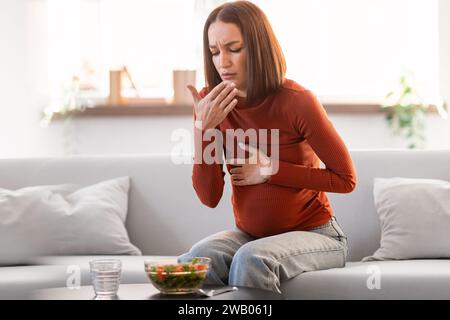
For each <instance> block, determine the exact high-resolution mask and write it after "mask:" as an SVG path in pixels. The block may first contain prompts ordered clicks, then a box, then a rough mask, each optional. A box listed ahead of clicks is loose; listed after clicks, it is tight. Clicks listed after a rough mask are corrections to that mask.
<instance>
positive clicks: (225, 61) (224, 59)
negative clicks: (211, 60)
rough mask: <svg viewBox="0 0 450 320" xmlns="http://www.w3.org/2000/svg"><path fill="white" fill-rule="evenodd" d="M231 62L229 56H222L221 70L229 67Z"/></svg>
mask: <svg viewBox="0 0 450 320" xmlns="http://www.w3.org/2000/svg"><path fill="white" fill-rule="evenodd" d="M230 62H231V61H230V58H229V57H228V55H227V54H220V61H219V64H220V67H221V68H226V67H229V65H230Z"/></svg>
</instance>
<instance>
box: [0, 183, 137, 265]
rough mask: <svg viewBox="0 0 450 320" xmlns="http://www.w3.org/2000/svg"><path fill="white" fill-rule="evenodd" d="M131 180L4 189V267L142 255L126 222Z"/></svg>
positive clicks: (0, 255) (0, 259) (0, 222)
mask: <svg viewBox="0 0 450 320" xmlns="http://www.w3.org/2000/svg"><path fill="white" fill-rule="evenodd" d="M129 188H130V178H129V177H121V178H117V179H112V180H108V181H103V182H100V183H97V184H94V185H90V186H87V187H79V186H76V185H70V184H64V185H46V186H34V187H26V188H22V189H18V190H7V189H1V188H0V265H17V264H24V263H27V262H29V261H30V260H32V258H33V257H36V256H43V255H96V254H98V255H103V254H105V255H109V254H111V255H121V254H128V255H140V254H141V251H140V250H139V249H138V248H137V247H135V246H134V245H133V244H131V242H130V240H129V237H128V233H127V230H126V229H125V221H126V216H127V208H128V191H129Z"/></svg>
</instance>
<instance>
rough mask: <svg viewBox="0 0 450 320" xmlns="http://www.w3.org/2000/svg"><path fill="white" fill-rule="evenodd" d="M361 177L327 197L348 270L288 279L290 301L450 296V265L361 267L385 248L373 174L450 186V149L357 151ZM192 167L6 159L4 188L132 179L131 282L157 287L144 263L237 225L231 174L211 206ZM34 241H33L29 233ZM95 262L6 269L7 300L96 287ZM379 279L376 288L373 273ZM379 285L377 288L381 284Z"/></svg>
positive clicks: (126, 269) (149, 160) (38, 262)
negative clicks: (76, 281)
mask: <svg viewBox="0 0 450 320" xmlns="http://www.w3.org/2000/svg"><path fill="white" fill-rule="evenodd" d="M351 154H352V157H353V160H354V163H355V165H356V169H357V173H358V183H357V187H356V189H355V190H354V191H353V192H352V193H350V194H333V193H328V196H329V199H330V201H331V205H332V207H333V208H334V211H335V215H336V217H337V219H338V221H339V223H340V224H341V226H342V227H343V229H344V231H345V232H346V234H347V236H348V240H349V250H350V255H349V262H347V264H346V266H345V268H339V269H329V270H323V271H314V272H305V273H303V274H301V275H299V276H297V277H295V278H293V279H291V280H289V281H286V282H284V283H282V291H283V294H284V296H285V298H287V299H450V285H449V283H450V260H445V259H442V260H432V259H427V260H404V261H373V262H360V260H361V259H362V258H363V257H365V256H368V255H371V254H372V253H373V252H374V251H375V250H376V249H377V248H378V245H379V241H380V226H379V222H378V217H377V214H376V212H375V208H374V204H373V194H372V186H373V178H374V177H394V176H401V177H412V178H435V179H444V180H450V150H445V151H444V150H441V151H438V150H436V151H406V150H405V151H402V150H376V151H375V150H374V151H369V150H367V151H365V150H364V151H363V150H358V151H351ZM191 172H192V167H191V164H182V165H176V164H174V163H173V161H171V157H170V155H142V156H135V155H127V156H86V157H85V156H83V157H81V156H80V157H69V158H54V159H3V160H0V187H3V188H10V189H14V188H20V187H24V186H30V185H40V184H59V183H66V182H73V183H79V184H83V185H88V184H92V183H96V182H99V181H102V180H106V179H110V178H115V177H120V176H130V177H131V189H130V194H129V196H130V198H129V211H128V217H127V222H126V228H127V230H128V233H129V236H130V239H131V242H132V243H133V244H135V245H136V246H138V247H139V248H140V249H141V250H142V252H143V254H144V255H143V256H120V257H119V258H120V259H121V260H122V262H123V276H122V283H144V282H148V280H147V278H146V275H145V273H144V267H143V262H144V260H147V259H158V258H159V257H157V256H164V257H171V258H173V259H175V256H176V255H179V254H181V253H183V252H185V251H186V250H188V249H189V248H190V246H191V245H192V244H194V243H195V242H196V241H197V240H199V239H201V238H203V237H205V236H207V235H209V234H211V233H214V232H217V231H220V230H223V229H228V228H232V227H233V215H232V207H231V192H230V183H229V177H228V173H227V176H226V177H225V178H226V184H225V190H224V194H223V197H222V199H221V201H220V203H219V205H218V206H217V207H216V208H214V209H211V208H208V207H205V206H203V205H202V204H201V203H200V201H199V200H198V199H197V196H196V194H195V191H194V189H193V188H192V186H191ZM30 236H31V235H30ZM0 245H6V244H0ZM92 258H94V257H93V256H58V257H40V258H36V259H34V261H32V262H33V263H32V265H27V266H13V267H12V266H9V267H1V268H0V298H1V299H13V298H30V297H32V295H31V293H32V292H33V290H34V289H39V288H47V287H65V286H66V283H67V281H68V278H69V276H70V270H69V269H68V267H70V266H77V267H79V270H80V271H81V284H82V285H88V284H90V276H89V265H88V262H89V260H90V259H92ZM375 276H376V277H378V278H377V279H378V280H377V281H378V282H376V283H375V282H373V281H374V278H373V277H375ZM374 284H376V285H374Z"/></svg>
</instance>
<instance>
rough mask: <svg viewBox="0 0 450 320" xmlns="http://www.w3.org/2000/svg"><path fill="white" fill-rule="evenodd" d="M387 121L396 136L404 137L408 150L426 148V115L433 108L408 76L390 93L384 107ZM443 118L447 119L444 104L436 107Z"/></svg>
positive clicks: (401, 78)
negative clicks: (424, 99)
mask: <svg viewBox="0 0 450 320" xmlns="http://www.w3.org/2000/svg"><path fill="white" fill-rule="evenodd" d="M382 107H383V110H384V111H385V113H386V116H385V118H386V120H387V123H388V126H389V128H390V130H391V132H392V133H393V134H394V135H397V136H402V137H404V138H406V140H407V141H408V148H410V149H415V148H424V147H425V143H426V137H425V129H426V122H425V120H426V119H425V115H426V112H427V111H428V109H429V108H430V107H431V105H430V104H427V103H425V102H424V101H423V99H422V98H421V97H420V95H419V93H418V91H417V90H416V89H415V88H414V86H413V84H412V78H411V77H408V76H406V75H403V76H401V77H400V81H399V87H398V89H397V90H395V91H391V92H389V93H388V94H387V95H386V97H385V101H384V103H383V105H382ZM436 107H437V109H438V111H439V114H440V115H441V117H443V118H444V117H446V115H447V112H446V111H445V109H444V107H443V104H439V105H436Z"/></svg>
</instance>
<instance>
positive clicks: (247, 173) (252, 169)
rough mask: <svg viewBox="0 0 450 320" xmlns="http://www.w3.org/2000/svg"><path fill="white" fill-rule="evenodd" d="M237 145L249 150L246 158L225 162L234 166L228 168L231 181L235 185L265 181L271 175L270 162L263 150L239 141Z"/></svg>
mask: <svg viewBox="0 0 450 320" xmlns="http://www.w3.org/2000/svg"><path fill="white" fill-rule="evenodd" d="M239 147H241V148H242V149H244V150H246V151H248V152H250V157H249V158H248V159H230V160H227V161H226V162H227V163H228V164H231V165H233V166H236V167H235V168H232V169H231V170H230V173H231V182H232V183H233V185H235V186H248V185H254V184H260V183H265V182H266V181H267V180H269V177H270V175H271V173H270V170H271V167H272V162H271V160H270V158H269V157H268V156H267V155H266V154H264V152H263V151H261V150H259V149H256V148H254V147H252V146H250V145H245V144H243V143H239Z"/></svg>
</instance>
